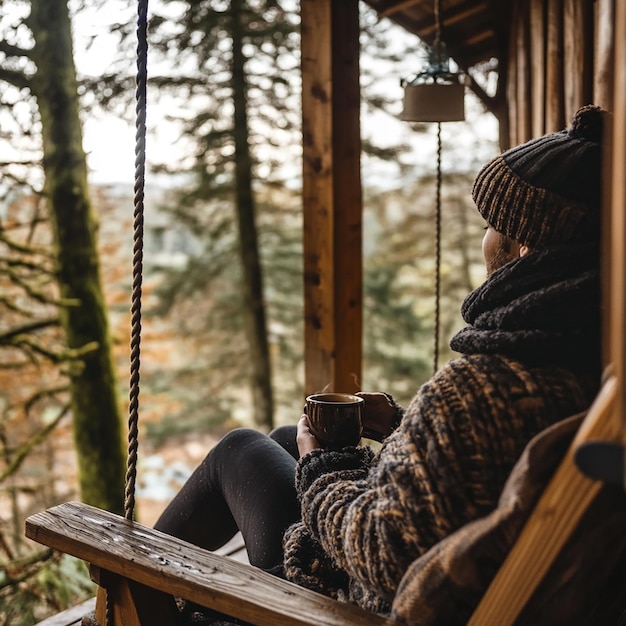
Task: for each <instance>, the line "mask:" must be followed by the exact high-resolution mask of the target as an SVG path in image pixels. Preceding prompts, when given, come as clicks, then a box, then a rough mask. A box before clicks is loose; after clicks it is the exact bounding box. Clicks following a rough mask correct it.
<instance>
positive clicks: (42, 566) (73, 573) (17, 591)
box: [0, 551, 95, 626]
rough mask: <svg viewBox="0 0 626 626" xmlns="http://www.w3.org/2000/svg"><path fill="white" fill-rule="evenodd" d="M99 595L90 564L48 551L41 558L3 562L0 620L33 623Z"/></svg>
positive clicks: (15, 625) (20, 625)
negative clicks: (90, 573) (93, 581)
mask: <svg viewBox="0 0 626 626" xmlns="http://www.w3.org/2000/svg"><path fill="white" fill-rule="evenodd" d="M93 595H95V585H94V584H93V583H92V582H91V580H90V578H89V571H88V569H87V566H86V564H85V563H83V562H82V561H79V560H78V559H75V558H74V557H71V556H68V555H59V554H55V553H51V552H50V551H46V552H45V553H43V554H42V555H41V560H32V561H26V560H22V561H21V562H20V563H17V562H13V563H2V562H0V622H1V623H2V624H4V625H5V626H32V624H34V623H36V622H39V621H41V620H43V619H45V618H46V617H49V616H50V615H53V614H55V613H59V612H61V611H63V610H65V609H67V608H69V607H71V606H73V605H75V604H78V603H79V602H82V601H83V600H86V599H87V598H89V597H92V596H93Z"/></svg>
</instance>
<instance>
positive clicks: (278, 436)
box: [268, 426, 299, 459]
mask: <svg viewBox="0 0 626 626" xmlns="http://www.w3.org/2000/svg"><path fill="white" fill-rule="evenodd" d="M296 434H297V427H296V426H279V427H278V428H275V429H274V430H273V431H272V432H271V433H270V434H269V435H268V436H269V437H270V439H273V440H274V441H275V442H276V443H278V444H279V445H280V446H281V447H282V448H283V449H285V450H287V452H289V454H291V456H293V457H294V458H295V459H297V458H298V456H299V454H298V446H297V444H296Z"/></svg>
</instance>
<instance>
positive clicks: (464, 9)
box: [380, 2, 489, 39]
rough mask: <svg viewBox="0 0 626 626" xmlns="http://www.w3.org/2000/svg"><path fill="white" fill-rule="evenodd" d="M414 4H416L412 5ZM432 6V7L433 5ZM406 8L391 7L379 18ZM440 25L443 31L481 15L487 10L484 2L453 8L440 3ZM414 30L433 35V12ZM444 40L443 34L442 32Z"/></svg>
mask: <svg viewBox="0 0 626 626" xmlns="http://www.w3.org/2000/svg"><path fill="white" fill-rule="evenodd" d="M413 4H416V3H413ZM433 6H434V5H433ZM405 8H407V7H404V6H403V7H396V6H394V7H391V8H390V9H385V10H384V11H382V12H381V13H380V16H381V17H386V16H387V15H391V14H393V13H396V12H397V11H399V10H401V9H405ZM441 9H442V10H441V23H442V26H443V28H444V31H445V27H446V26H451V25H452V24H458V23H459V22H462V21H463V20H465V19H467V18H468V17H472V15H476V14H477V13H482V12H484V11H487V10H488V9H489V7H488V5H487V3H486V2H482V3H481V4H475V3H474V2H468V3H466V4H463V5H456V6H454V7H447V6H446V5H445V2H442V7H441ZM415 28H416V29H417V32H418V33H419V34H420V35H421V36H422V37H424V36H427V35H430V34H434V33H435V31H436V28H437V25H436V24H435V16H434V12H433V15H432V17H431V18H429V19H428V20H422V21H420V22H415ZM444 39H445V32H444Z"/></svg>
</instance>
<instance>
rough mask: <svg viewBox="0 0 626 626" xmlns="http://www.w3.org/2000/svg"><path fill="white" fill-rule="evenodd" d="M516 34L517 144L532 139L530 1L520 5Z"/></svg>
mask: <svg viewBox="0 0 626 626" xmlns="http://www.w3.org/2000/svg"><path fill="white" fill-rule="evenodd" d="M515 27H516V32H515V35H514V38H515V41H516V52H515V54H516V57H517V89H516V94H515V97H516V99H517V143H523V142H525V141H528V140H529V139H531V137H532V129H531V115H530V101H529V94H530V85H531V83H530V77H531V67H530V37H531V34H530V8H529V4H528V1H527V0H526V1H525V2H524V3H522V4H520V12H519V14H518V20H517V24H516V25H515Z"/></svg>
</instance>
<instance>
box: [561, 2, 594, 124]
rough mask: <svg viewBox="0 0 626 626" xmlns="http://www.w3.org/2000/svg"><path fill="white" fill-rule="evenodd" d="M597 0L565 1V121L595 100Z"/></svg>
mask: <svg viewBox="0 0 626 626" xmlns="http://www.w3.org/2000/svg"><path fill="white" fill-rule="evenodd" d="M593 23H594V11H593V1H591V2H590V1H589V0H565V2H564V10H563V53H564V63H563V65H564V83H565V121H566V123H567V122H569V121H570V120H571V119H572V117H573V116H574V113H576V111H577V110H578V109H579V108H580V107H581V106H583V105H585V104H591V103H592V99H593V82H592V79H591V77H592V70H593Z"/></svg>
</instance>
